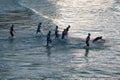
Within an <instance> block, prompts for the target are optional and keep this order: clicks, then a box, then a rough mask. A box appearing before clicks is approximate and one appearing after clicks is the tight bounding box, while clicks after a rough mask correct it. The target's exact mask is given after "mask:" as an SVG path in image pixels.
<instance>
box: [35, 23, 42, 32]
mask: <svg viewBox="0 0 120 80" xmlns="http://www.w3.org/2000/svg"><path fill="white" fill-rule="evenodd" d="M41 24H42V23H39V24H38V27H37V31H36V34H38V32H39V33H41V30H40V28H41Z"/></svg>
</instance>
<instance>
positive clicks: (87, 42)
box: [86, 33, 90, 47]
mask: <svg viewBox="0 0 120 80" xmlns="http://www.w3.org/2000/svg"><path fill="white" fill-rule="evenodd" d="M89 41H90V33H88V36H87V38H86V46H88V47H89Z"/></svg>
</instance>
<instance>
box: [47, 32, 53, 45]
mask: <svg viewBox="0 0 120 80" xmlns="http://www.w3.org/2000/svg"><path fill="white" fill-rule="evenodd" d="M50 35H51V31H49V32H48V34H47V44H46V46H47V47H48V46H49V44H50V43H52V40H51V38H50Z"/></svg>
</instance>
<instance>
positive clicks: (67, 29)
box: [66, 25, 71, 35]
mask: <svg viewBox="0 0 120 80" xmlns="http://www.w3.org/2000/svg"><path fill="white" fill-rule="evenodd" d="M70 27H71V26H70V25H68V27H67V28H66V35H68V31H69V29H70Z"/></svg>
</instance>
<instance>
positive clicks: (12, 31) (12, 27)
mask: <svg viewBox="0 0 120 80" xmlns="http://www.w3.org/2000/svg"><path fill="white" fill-rule="evenodd" d="M14 32H15V30H14V25H13V24H12V26H11V27H10V36H11V37H14Z"/></svg>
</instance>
